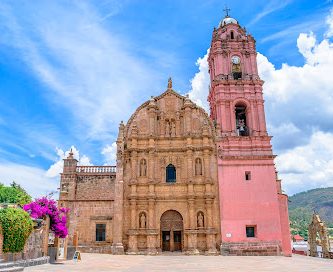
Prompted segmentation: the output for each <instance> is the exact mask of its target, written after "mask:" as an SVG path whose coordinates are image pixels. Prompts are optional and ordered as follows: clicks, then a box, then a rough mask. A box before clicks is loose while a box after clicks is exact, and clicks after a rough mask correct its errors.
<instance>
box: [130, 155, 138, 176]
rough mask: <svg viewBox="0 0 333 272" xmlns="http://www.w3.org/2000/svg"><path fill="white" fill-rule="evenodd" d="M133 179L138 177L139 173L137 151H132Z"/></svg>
mask: <svg viewBox="0 0 333 272" xmlns="http://www.w3.org/2000/svg"><path fill="white" fill-rule="evenodd" d="M131 159H132V166H131V168H132V175H131V176H132V179H136V177H137V173H138V166H137V152H136V151H133V152H132V158H131Z"/></svg>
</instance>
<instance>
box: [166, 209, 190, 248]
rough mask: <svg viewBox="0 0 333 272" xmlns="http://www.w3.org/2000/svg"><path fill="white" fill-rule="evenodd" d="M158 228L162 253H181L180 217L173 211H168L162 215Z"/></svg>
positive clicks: (181, 220)
mask: <svg viewBox="0 0 333 272" xmlns="http://www.w3.org/2000/svg"><path fill="white" fill-rule="evenodd" d="M160 226H161V231H160V235H161V249H162V251H181V250H182V249H183V240H184V239H183V237H184V225H183V217H182V215H181V214H180V213H179V212H177V211H175V210H168V211H166V212H164V213H163V214H162V216H161V225H160Z"/></svg>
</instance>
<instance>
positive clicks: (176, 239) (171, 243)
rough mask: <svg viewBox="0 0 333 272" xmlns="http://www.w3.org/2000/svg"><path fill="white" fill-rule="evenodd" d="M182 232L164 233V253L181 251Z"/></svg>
mask: <svg viewBox="0 0 333 272" xmlns="http://www.w3.org/2000/svg"><path fill="white" fill-rule="evenodd" d="M181 250H182V232H181V231H178V230H177V231H162V251H181Z"/></svg>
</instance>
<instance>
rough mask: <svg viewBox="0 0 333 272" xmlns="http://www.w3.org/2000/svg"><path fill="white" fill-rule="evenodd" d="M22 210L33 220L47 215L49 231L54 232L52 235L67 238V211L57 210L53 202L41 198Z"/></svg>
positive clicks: (63, 209) (64, 209)
mask: <svg viewBox="0 0 333 272" xmlns="http://www.w3.org/2000/svg"><path fill="white" fill-rule="evenodd" d="M23 209H24V210H25V211H27V212H28V213H29V214H30V216H31V217H32V218H35V219H42V218H44V217H45V216H47V215H48V216H49V217H50V229H51V230H52V231H53V232H54V235H55V236H57V237H60V238H65V237H66V236H67V234H68V231H67V227H66V222H67V220H66V213H67V212H68V209H66V208H60V209H58V207H57V203H56V201H55V200H53V199H49V198H47V197H42V198H39V199H36V200H35V201H33V202H31V203H30V204H27V205H24V206H23Z"/></svg>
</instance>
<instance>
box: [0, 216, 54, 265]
mask: <svg viewBox="0 0 333 272" xmlns="http://www.w3.org/2000/svg"><path fill="white" fill-rule="evenodd" d="M48 224H49V221H48V220H45V221H43V223H42V227H40V228H38V229H34V230H33V231H32V233H31V234H30V236H29V238H28V239H27V241H26V244H25V246H24V249H23V251H22V252H17V253H11V252H8V253H2V258H3V260H4V261H5V262H11V261H20V260H28V259H37V258H40V257H43V256H46V255H47V241H48V235H49V226H48ZM0 241H1V242H0V245H2V244H3V236H2V235H0ZM1 252H2V246H1Z"/></svg>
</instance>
